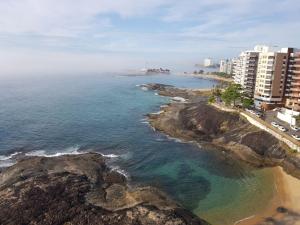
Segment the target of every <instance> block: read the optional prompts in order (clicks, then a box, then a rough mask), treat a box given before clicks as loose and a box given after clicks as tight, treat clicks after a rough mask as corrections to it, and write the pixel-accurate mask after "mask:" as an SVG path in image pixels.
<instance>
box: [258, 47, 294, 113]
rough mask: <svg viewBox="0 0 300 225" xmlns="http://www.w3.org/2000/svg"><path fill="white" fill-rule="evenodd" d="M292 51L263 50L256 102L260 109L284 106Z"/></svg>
mask: <svg viewBox="0 0 300 225" xmlns="http://www.w3.org/2000/svg"><path fill="white" fill-rule="evenodd" d="M289 54H290V49H288V48H287V49H282V50H281V51H280V52H274V51H269V49H268V48H265V49H262V51H261V52H260V53H259V59H258V64H257V74H256V81H255V92H254V102H255V106H256V107H258V108H264V109H271V108H274V107H276V106H279V105H282V103H283V101H284V97H285V85H286V81H287V72H288V63H289Z"/></svg>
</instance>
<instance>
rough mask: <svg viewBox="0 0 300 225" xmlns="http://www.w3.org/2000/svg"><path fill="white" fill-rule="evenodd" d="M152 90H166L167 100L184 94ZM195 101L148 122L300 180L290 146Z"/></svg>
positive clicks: (297, 162)
mask: <svg viewBox="0 0 300 225" xmlns="http://www.w3.org/2000/svg"><path fill="white" fill-rule="evenodd" d="M149 87H150V89H154V90H157V89H158V90H161V89H162V90H163V91H164V95H167V96H173V95H174V93H177V92H178V93H179V94H180V93H181V92H183V91H184V90H182V89H180V91H178V90H177V88H174V87H169V86H167V87H165V86H163V85H160V84H158V85H154V84H150V86H149ZM190 92H191V91H190V90H186V96H188V97H190V96H191V95H190ZM181 94H182V93H181ZM182 95H184V94H182ZM202 97H203V96H202ZM192 99H193V101H188V102H189V103H186V104H182V103H172V104H169V106H168V107H167V108H164V113H162V114H159V115H155V117H149V118H148V120H149V122H150V124H151V125H152V126H153V127H154V128H155V129H156V130H159V131H162V132H164V133H166V134H168V135H169V136H172V137H175V138H181V139H184V140H187V141H196V142H198V143H200V144H202V145H203V144H208V145H211V144H212V145H214V146H216V147H217V148H218V149H219V150H220V151H221V152H223V153H226V154H230V155H231V156H232V157H233V158H236V159H241V160H243V161H246V162H248V163H250V164H252V165H254V166H257V167H263V166H282V167H283V168H284V170H285V171H286V172H288V173H289V174H291V175H293V176H295V177H297V178H299V179H300V157H299V156H297V155H296V154H292V153H291V152H290V151H289V148H288V146H287V145H286V144H284V143H283V142H281V141H279V140H278V139H277V138H275V137H274V136H272V135H271V134H269V133H268V132H266V131H263V130H261V129H259V128H257V127H254V126H253V125H251V124H250V123H249V122H248V121H247V120H245V119H244V118H242V117H241V116H240V115H239V114H238V113H230V112H224V111H221V110H218V109H216V108H215V107H213V106H210V105H208V104H207V101H204V100H203V98H202V99H201V98H199V99H197V98H196V97H194V96H193V97H192ZM220 157H221V156H220Z"/></svg>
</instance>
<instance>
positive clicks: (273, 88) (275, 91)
mask: <svg viewBox="0 0 300 225" xmlns="http://www.w3.org/2000/svg"><path fill="white" fill-rule="evenodd" d="M220 72H224V73H228V74H232V75H233V78H234V82H235V83H237V84H240V85H241V86H242V87H243V89H244V92H246V93H247V94H248V95H249V97H252V98H254V102H255V106H256V107H257V108H264V109H272V108H275V107H278V106H285V107H286V108H288V109H292V110H295V111H300V49H296V48H282V49H281V50H279V51H275V50H272V49H271V48H270V47H268V46H256V47H255V48H254V49H253V50H248V51H243V52H241V54H240V55H239V57H237V58H235V59H233V60H222V61H221V63H220Z"/></svg>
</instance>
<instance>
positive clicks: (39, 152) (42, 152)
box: [25, 146, 85, 157]
mask: <svg viewBox="0 0 300 225" xmlns="http://www.w3.org/2000/svg"><path fill="white" fill-rule="evenodd" d="M79 149H80V147H79V146H73V147H69V148H66V149H65V150H64V151H62V152H56V153H54V154H51V153H48V152H46V151H45V150H37V151H32V152H27V153H25V156H43V157H58V156H62V155H80V154H83V153H85V152H80V151H79Z"/></svg>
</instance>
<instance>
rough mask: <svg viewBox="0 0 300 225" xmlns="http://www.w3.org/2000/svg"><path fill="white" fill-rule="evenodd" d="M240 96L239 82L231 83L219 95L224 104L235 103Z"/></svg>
mask: <svg viewBox="0 0 300 225" xmlns="http://www.w3.org/2000/svg"><path fill="white" fill-rule="evenodd" d="M241 97H242V87H241V85H240V84H234V83H231V84H230V85H229V86H228V87H227V88H226V89H225V91H224V92H223V93H222V95H221V99H222V100H223V101H224V102H225V104H226V105H231V104H233V106H235V105H236V102H237V101H238V100H241Z"/></svg>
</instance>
